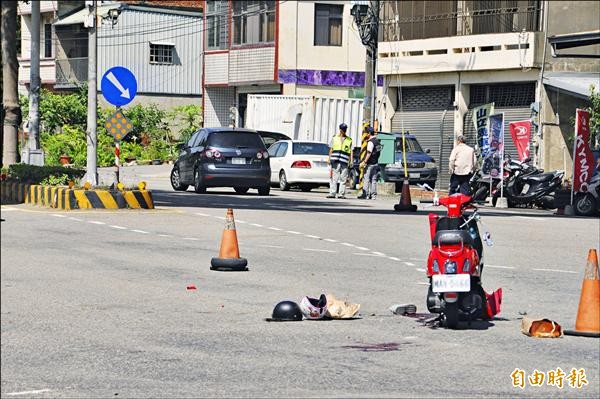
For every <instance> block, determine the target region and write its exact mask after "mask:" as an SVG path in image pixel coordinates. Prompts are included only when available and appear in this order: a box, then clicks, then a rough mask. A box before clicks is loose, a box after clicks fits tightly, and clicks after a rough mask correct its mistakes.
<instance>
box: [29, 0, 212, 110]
mask: <svg viewBox="0 0 600 399" xmlns="http://www.w3.org/2000/svg"><path fill="white" fill-rule="evenodd" d="M178 3H182V2H181V1H179V2H178ZM40 8H41V11H42V17H41V20H42V22H41V23H42V30H41V32H42V35H43V41H42V45H41V46H40V47H41V51H42V61H41V66H40V74H41V76H42V84H43V86H44V87H46V88H48V89H52V90H54V91H60V90H74V89H76V88H78V87H80V86H82V85H84V84H85V83H87V77H88V30H87V28H86V27H85V26H84V22H85V20H86V18H88V15H89V11H88V8H87V7H86V6H85V4H84V2H83V1H45V2H44V1H43V2H42V5H41V7H40ZM19 10H20V13H21V18H22V55H23V57H22V58H21V59H20V62H21V68H20V71H19V81H20V83H21V84H22V92H26V89H27V86H28V83H29V64H28V62H27V61H28V59H27V58H28V57H27V58H26V56H27V55H28V54H29V52H30V43H31V38H30V37H29V36H30V35H29V29H28V25H29V24H30V21H31V15H30V14H31V6H30V4H26V3H23V2H21V3H20V5H19ZM110 10H117V11H118V16H117V17H111V16H110V15H109V11H110ZM97 13H98V17H99V18H98V19H99V21H100V23H101V24H100V25H99V28H98V33H97V35H98V53H97V54H98V55H97V58H98V67H97V74H98V90H100V80H101V78H102V76H103V74H104V73H105V72H106V71H107V70H108V69H109V68H111V67H113V66H117V65H119V66H123V67H126V68H128V69H129V70H131V71H132V72H133V73H134V75H135V76H136V78H137V83H138V92H137V96H136V98H135V99H134V101H133V102H132V104H136V103H156V104H158V105H159V106H160V107H161V108H165V109H169V108H172V107H173V106H177V105H183V104H198V105H199V104H200V97H201V94H202V90H201V82H202V48H201V45H200V43H201V42H202V31H203V19H202V11H201V9H200V8H186V7H176V6H170V5H169V4H168V2H162V3H161V4H160V5H150V4H146V5H140V4H135V2H127V3H121V2H112V1H102V2H100V1H99V2H98V10H97ZM114 15H115V14H113V16H114ZM98 101H99V104H100V105H101V106H108V103H106V102H105V100H104V98H103V97H102V96H98Z"/></svg>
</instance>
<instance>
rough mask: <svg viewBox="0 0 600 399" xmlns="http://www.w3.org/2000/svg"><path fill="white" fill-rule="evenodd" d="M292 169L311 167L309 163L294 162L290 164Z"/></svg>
mask: <svg viewBox="0 0 600 399" xmlns="http://www.w3.org/2000/svg"><path fill="white" fill-rule="evenodd" d="M292 168H307V169H310V168H311V166H310V162H308V161H295V162H294V163H293V164H292Z"/></svg>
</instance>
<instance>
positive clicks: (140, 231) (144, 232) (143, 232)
mask: <svg viewBox="0 0 600 399" xmlns="http://www.w3.org/2000/svg"><path fill="white" fill-rule="evenodd" d="M131 231H133V232H135V233H142V234H150V233H148V232H147V231H144V230H131Z"/></svg>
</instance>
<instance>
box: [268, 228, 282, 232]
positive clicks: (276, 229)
mask: <svg viewBox="0 0 600 399" xmlns="http://www.w3.org/2000/svg"><path fill="white" fill-rule="evenodd" d="M268 229H269V230H275V231H281V230H283V229H280V228H279V227H268Z"/></svg>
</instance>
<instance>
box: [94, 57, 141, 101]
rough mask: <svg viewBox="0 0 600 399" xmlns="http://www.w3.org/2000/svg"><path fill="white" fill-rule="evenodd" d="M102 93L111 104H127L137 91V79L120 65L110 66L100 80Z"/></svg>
mask: <svg viewBox="0 0 600 399" xmlns="http://www.w3.org/2000/svg"><path fill="white" fill-rule="evenodd" d="M100 90H102V95H103V96H104V98H105V99H106V101H108V102H109V103H111V104H112V105H116V106H117V107H120V106H122V105H125V104H129V103H130V102H131V100H133V98H134V97H135V95H136V93H137V81H136V80H135V76H134V75H133V73H132V72H131V71H130V70H129V69H127V68H124V67H122V66H116V67H112V68H110V69H109V70H108V71H106V72H105V73H104V75H103V76H102V80H101V81H100Z"/></svg>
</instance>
